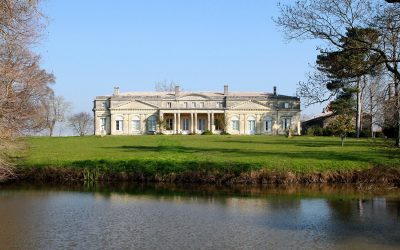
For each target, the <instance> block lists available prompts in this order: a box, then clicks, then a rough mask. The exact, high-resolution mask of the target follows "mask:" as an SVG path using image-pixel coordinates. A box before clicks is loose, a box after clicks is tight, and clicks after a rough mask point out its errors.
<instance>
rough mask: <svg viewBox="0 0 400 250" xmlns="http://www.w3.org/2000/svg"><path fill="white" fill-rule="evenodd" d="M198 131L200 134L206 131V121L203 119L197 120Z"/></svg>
mask: <svg viewBox="0 0 400 250" xmlns="http://www.w3.org/2000/svg"><path fill="white" fill-rule="evenodd" d="M197 124H198V128H197V129H198V130H199V131H200V132H204V131H205V130H206V119H204V118H200V119H199V120H198V123H197Z"/></svg>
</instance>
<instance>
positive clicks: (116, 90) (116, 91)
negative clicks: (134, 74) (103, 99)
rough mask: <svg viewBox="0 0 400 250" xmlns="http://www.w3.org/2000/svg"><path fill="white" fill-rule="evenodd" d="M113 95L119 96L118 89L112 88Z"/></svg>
mask: <svg viewBox="0 0 400 250" xmlns="http://www.w3.org/2000/svg"><path fill="white" fill-rule="evenodd" d="M114 95H119V87H114Z"/></svg>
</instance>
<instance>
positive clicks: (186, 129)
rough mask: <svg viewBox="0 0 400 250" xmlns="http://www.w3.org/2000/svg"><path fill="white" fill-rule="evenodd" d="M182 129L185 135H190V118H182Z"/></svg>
mask: <svg viewBox="0 0 400 250" xmlns="http://www.w3.org/2000/svg"><path fill="white" fill-rule="evenodd" d="M181 123H182V124H181V129H182V132H183V133H188V132H189V118H182V121H181Z"/></svg>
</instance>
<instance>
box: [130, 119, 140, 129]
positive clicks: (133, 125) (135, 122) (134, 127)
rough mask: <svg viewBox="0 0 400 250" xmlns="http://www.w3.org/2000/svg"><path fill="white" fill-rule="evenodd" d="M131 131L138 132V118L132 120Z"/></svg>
mask: <svg viewBox="0 0 400 250" xmlns="http://www.w3.org/2000/svg"><path fill="white" fill-rule="evenodd" d="M132 131H135V132H138V131H140V119H139V118H138V117H136V118H133V119H132Z"/></svg>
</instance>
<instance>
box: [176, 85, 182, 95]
mask: <svg viewBox="0 0 400 250" xmlns="http://www.w3.org/2000/svg"><path fill="white" fill-rule="evenodd" d="M180 92H181V87H180V86H175V96H179V93H180Z"/></svg>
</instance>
